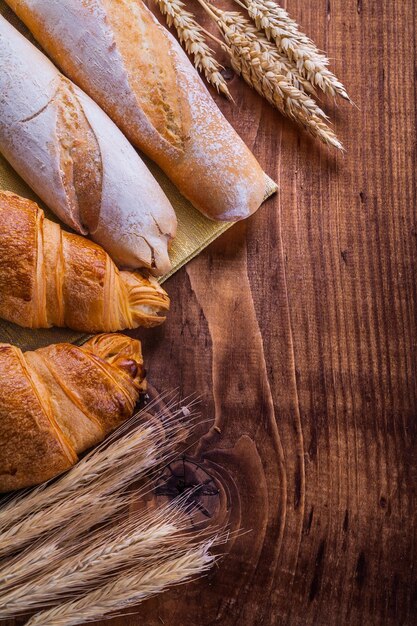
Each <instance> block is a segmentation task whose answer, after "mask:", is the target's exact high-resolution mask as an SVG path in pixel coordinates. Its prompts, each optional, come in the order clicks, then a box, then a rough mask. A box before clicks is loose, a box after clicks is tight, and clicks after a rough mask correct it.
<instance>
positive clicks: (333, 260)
mask: <svg viewBox="0 0 417 626" xmlns="http://www.w3.org/2000/svg"><path fill="white" fill-rule="evenodd" d="M287 6H288V8H289V10H290V11H291V13H292V15H294V17H295V18H296V19H297V20H299V21H300V23H302V24H303V25H304V27H305V29H306V30H307V32H308V33H309V34H311V35H312V37H313V38H314V39H315V40H316V41H317V42H318V44H319V45H320V46H321V47H322V48H324V49H326V50H327V51H328V52H329V55H330V56H331V57H332V58H333V59H334V66H335V68H336V71H337V73H338V74H339V75H340V76H341V77H342V79H343V80H344V81H345V82H346V84H347V85H348V87H349V91H350V93H351V95H352V98H353V100H354V101H355V103H356V105H357V107H349V106H347V105H344V104H342V105H339V106H338V107H336V106H333V105H332V104H331V103H327V110H330V112H331V117H332V118H333V119H334V120H335V126H336V129H337V132H338V134H339V135H340V137H341V139H342V140H343V141H344V143H345V145H346V148H347V153H346V156H344V157H343V156H342V157H339V156H335V155H333V154H332V153H330V152H328V151H326V150H323V149H322V147H321V146H319V145H317V143H315V142H314V141H311V140H310V139H309V138H308V137H307V136H306V135H305V134H303V133H300V132H299V131H298V130H297V129H296V128H295V127H294V126H293V125H291V124H289V123H287V122H285V121H283V120H282V118H280V116H279V115H277V114H276V113H275V112H273V111H272V110H271V109H270V108H269V107H268V105H266V104H265V103H263V102H262V101H261V99H260V98H258V97H257V96H256V95H255V94H253V93H252V92H251V91H250V90H249V89H248V88H246V86H244V85H243V84H242V83H241V81H239V79H233V81H232V84H231V88H232V91H233V95H234V96H235V98H236V100H237V106H236V107H233V106H231V105H229V104H227V103H223V102H222V101H221V100H220V99H218V102H219V103H220V104H221V106H222V109H223V110H224V111H225V113H226V115H227V116H228V118H229V119H230V120H231V121H232V122H233V124H234V125H235V127H236V128H237V129H238V131H239V132H240V133H241V134H242V136H243V137H244V138H245V140H246V141H247V143H248V145H250V146H251V147H252V148H253V150H254V152H255V154H256V155H257V156H258V158H259V159H260V161H261V163H262V164H263V165H264V166H265V167H266V169H267V171H268V173H269V174H270V175H271V176H272V177H274V178H275V179H276V180H278V182H279V184H280V193H279V195H278V196H277V197H276V199H274V200H272V201H269V202H268V203H267V205H265V206H264V208H263V209H261V211H259V212H258V213H257V215H255V216H254V217H253V218H251V219H250V220H249V221H248V222H247V224H245V225H240V226H237V227H235V228H234V229H233V230H232V231H231V232H230V233H228V234H227V235H225V236H223V237H222V239H221V240H219V241H218V242H216V243H215V244H214V245H213V246H212V247H211V248H210V249H209V250H208V251H207V252H205V253H203V254H202V255H201V257H200V258H198V259H196V260H195V261H193V262H192V263H191V264H190V265H189V266H188V268H187V271H186V272H184V273H182V274H180V275H179V276H177V277H175V278H174V279H173V280H172V281H171V282H170V283H169V284H168V289H169V290H170V292H171V294H172V295H173V298H174V299H177V303H175V304H174V310H173V312H172V315H171V318H170V321H169V322H168V324H167V326H166V328H165V329H164V330H162V331H161V333H163V334H164V337H163V338H162V336H161V340H160V341H158V343H157V345H153V342H154V339H153V337H151V336H149V335H148V336H147V338H146V340H145V347H146V350H147V352H148V359H149V360H150V371H151V377H152V380H153V381H154V383H155V384H156V386H157V387H159V388H165V387H166V386H167V385H168V386H173V387H175V386H176V385H178V384H179V385H180V390H181V392H182V393H184V394H188V393H191V392H192V391H194V390H196V389H197V390H198V391H199V392H200V393H201V394H202V399H203V402H202V413H203V416H204V418H206V419H213V424H214V425H217V426H218V427H219V428H220V429H221V431H222V432H221V433H218V432H216V431H214V430H213V429H211V430H210V431H209V432H208V434H205V436H204V437H203V438H202V439H201V442H200V444H199V445H198V446H197V447H196V448H195V450H194V455H195V458H198V459H199V461H201V462H202V463H203V466H204V467H205V468H206V469H207V471H208V472H213V473H214V475H215V476H219V473H220V470H219V468H221V477H222V479H223V484H226V489H227V490H228V492H229V495H230V502H229V507H230V514H231V516H232V518H233V524H236V522H237V519H238V520H239V524H240V525H241V527H242V528H244V529H250V528H251V529H252V533H251V534H250V535H244V536H243V537H242V538H238V539H237V540H236V541H235V542H234V543H233V545H232V546H231V547H230V552H229V553H228V555H227V556H226V557H225V558H224V560H223V561H222V562H221V564H220V568H219V569H218V570H217V571H216V572H214V573H213V574H211V575H210V576H209V577H208V578H207V579H206V580H204V581H201V582H199V583H197V584H195V585H191V586H188V587H187V588H185V589H179V590H174V591H172V592H170V593H168V594H166V595H165V596H164V597H161V598H158V599H156V600H153V601H151V602H148V603H147V604H146V605H144V606H143V607H142V608H141V609H140V612H139V616H138V617H130V618H125V619H124V620H115V622H114V623H115V624H132V625H133V624H139V623H146V624H150V625H153V624H155V626H156V625H157V624H162V623H164V624H184V625H185V624H187V625H190V626H191V625H197V624H198V625H199V626H200V625H201V626H202V625H208V624H222V625H232V624H233V625H235V624H238V623H239V624H244V625H245V626H246V625H248V626H251V625H257V624H265V625H266V624H277V623H278V624H281V623H282V624H291V625H301V624H303V625H304V624H312V625H313V624H314V625H323V626H328V625H330V624H335V625H336V624H352V625H356V624H378V625H380V624H413V623H415V622H416V621H417V606H416V582H417V581H416V572H415V565H416V556H417V555H416V541H415V539H416V537H415V533H416V525H415V514H416V501H415V485H416V469H417V462H416V452H417V450H416V416H417V399H416V347H417V336H416V322H417V316H416V281H415V268H416V260H417V259H416V257H417V249H416V243H417V237H416V193H415V162H414V159H415V137H416V135H415V131H416V128H415V126H416V97H415V86H414V82H415V68H416V60H415V16H416V6H415V3H414V2H412V1H411V0H408V1H406V2H402V3H373V2H369V1H367V0H350V1H348V2H346V1H342V0H332V1H331V2H328V1H325V0H314V1H312V2H309V3H306V2H303V1H301V0H293V1H292V2H288V3H287ZM329 105H330V106H329ZM184 303H187V304H184ZM204 430H207V427H206V428H205V429H204ZM233 524H232V527H233V528H235V527H236V526H235V525H233Z"/></svg>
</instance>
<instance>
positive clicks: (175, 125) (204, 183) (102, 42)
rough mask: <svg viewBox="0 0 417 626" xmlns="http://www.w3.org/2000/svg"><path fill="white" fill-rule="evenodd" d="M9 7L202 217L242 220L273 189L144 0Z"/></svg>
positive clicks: (29, 0) (14, 0)
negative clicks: (203, 215) (202, 214)
mask: <svg viewBox="0 0 417 626" xmlns="http://www.w3.org/2000/svg"><path fill="white" fill-rule="evenodd" d="M6 1H7V3H8V4H9V5H10V7H11V8H12V9H13V10H14V11H15V12H16V13H17V15H18V16H19V17H20V18H21V19H22V20H23V21H24V22H25V24H26V25H27V26H28V28H29V29H30V30H31V32H32V33H33V35H34V36H35V38H36V39H37V40H38V41H39V43H40V44H41V45H42V46H43V47H44V48H45V50H46V51H47V52H48V54H49V55H50V57H51V58H53V59H54V61H55V62H56V63H57V64H58V65H59V66H60V67H61V68H62V69H63V71H64V72H65V73H66V74H67V75H68V76H69V77H70V78H72V80H74V81H75V82H76V83H77V84H78V85H80V87H82V89H84V90H85V91H86V92H87V93H89V95H90V96H91V97H92V98H93V99H94V100H95V101H96V102H98V103H99V104H100V106H101V107H102V108H103V109H104V110H105V111H106V112H107V113H108V114H109V116H110V117H111V118H112V119H113V120H114V121H115V122H116V124H117V125H118V126H119V128H121V129H122V131H123V132H124V133H125V135H126V136H127V137H128V138H129V139H130V141H131V142H132V143H133V144H134V145H135V146H136V147H138V148H140V149H141V150H143V151H144V152H145V153H146V154H147V155H148V156H150V157H151V158H152V159H154V160H155V161H156V162H157V163H158V164H159V166H160V167H161V168H162V169H163V170H164V171H165V173H166V174H167V175H168V176H169V177H170V178H171V180H172V181H173V182H174V183H175V184H176V185H177V187H178V188H179V189H180V191H181V192H182V193H183V194H184V195H185V196H186V197H187V198H188V199H189V200H190V201H191V202H192V203H193V204H194V206H195V207H197V208H198V209H199V210H200V211H201V212H202V213H204V214H205V215H207V216H208V217H211V218H213V219H218V220H226V221H235V220H239V219H242V218H245V217H247V216H249V215H251V214H252V213H253V212H254V211H256V209H257V208H258V207H259V206H260V204H261V203H262V201H263V200H264V199H265V197H266V196H267V195H269V194H270V193H271V192H272V191H274V190H276V186H275V187H274V185H271V181H270V179H268V178H267V176H266V175H265V173H264V172H263V171H262V169H261V167H260V165H259V163H258V162H257V161H256V159H255V157H254V156H253V154H252V153H251V152H250V150H249V149H248V148H247V146H246V145H245V144H244V142H243V141H242V140H241V139H240V137H239V136H238V135H237V133H236V132H235V131H234V129H233V128H232V127H231V126H230V124H229V123H228V122H227V120H226V119H225V117H224V116H223V115H222V113H221V112H220V111H219V109H218V108H217V106H216V104H215V103H214V101H213V99H212V98H211V96H210V94H209V93H208V91H207V89H206V88H205V86H204V84H203V82H202V81H201V79H200V77H199V76H198V73H197V71H196V70H195V69H194V68H193V66H192V65H191V63H190V61H189V60H188V58H187V56H186V54H185V53H184V51H183V50H182V48H181V46H180V45H179V44H178V43H177V41H176V40H175V39H174V38H173V37H172V36H171V34H170V33H169V32H168V31H167V30H166V29H165V28H164V27H163V26H161V25H160V24H159V22H158V21H157V20H156V19H155V17H154V16H153V14H152V13H151V12H150V11H149V9H148V8H147V7H146V6H145V5H144V4H143V2H142V1H141V0H88V2H86V1H85V0H6Z"/></svg>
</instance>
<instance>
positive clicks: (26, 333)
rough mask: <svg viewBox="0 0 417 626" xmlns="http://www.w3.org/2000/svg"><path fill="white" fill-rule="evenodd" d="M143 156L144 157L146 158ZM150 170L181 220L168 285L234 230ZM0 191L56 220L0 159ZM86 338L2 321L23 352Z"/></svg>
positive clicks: (2, 337) (0, 8) (271, 186)
mask: <svg viewBox="0 0 417 626" xmlns="http://www.w3.org/2000/svg"><path fill="white" fill-rule="evenodd" d="M0 13H1V14H2V15H4V16H5V17H6V18H7V19H8V20H9V21H10V22H11V23H12V24H13V25H14V26H16V27H17V28H18V29H19V30H20V31H21V32H22V33H24V34H25V35H26V36H27V37H28V38H29V39H31V41H32V42H33V43H35V42H34V40H33V38H32V37H31V36H30V35H29V33H28V31H27V29H26V28H25V27H24V26H23V24H22V22H20V21H19V20H18V19H17V17H16V16H15V15H14V14H13V12H12V11H11V10H10V9H9V7H8V6H7V5H6V4H5V2H3V0H0ZM142 156H143V155H142ZM144 160H145V162H146V163H147V165H148V167H149V169H150V170H151V171H152V173H153V175H154V176H155V178H156V179H157V181H158V182H159V184H160V185H161V187H162V189H163V190H164V191H165V193H166V195H167V196H168V198H169V199H170V201H171V203H172V205H173V207H174V209H175V212H176V214H177V218H178V231H177V237H176V238H175V241H174V243H173V245H172V247H171V251H170V257H171V261H172V270H171V271H170V272H169V274H167V275H166V276H163V278H162V279H161V282H163V281H165V280H166V279H167V278H169V277H170V276H171V275H172V274H174V273H175V272H176V271H177V270H179V268H180V267H182V266H183V265H185V263H188V261H190V260H191V259H192V258H193V257H195V256H196V255H197V254H199V253H200V252H201V250H203V249H204V248H205V247H206V246H208V245H209V244H210V243H211V242H212V241H213V240H214V239H216V238H217V237H219V235H221V234H222V233H223V232H224V231H225V230H227V229H228V228H230V227H231V226H232V224H231V223H227V222H226V223H225V222H213V221H211V220H209V219H207V218H206V217H204V216H203V215H201V213H199V212H198V211H197V210H196V209H195V208H194V207H193V206H192V204H190V202H188V200H186V199H185V198H184V197H183V196H182V195H181V194H180V193H179V191H178V190H177V189H176V187H175V186H174V185H173V184H172V183H171V181H170V180H169V179H168V178H167V177H166V176H165V174H164V173H163V172H162V171H161V170H160V169H159V168H158V166H156V165H155V164H154V163H152V162H151V161H149V160H148V159H146V158H144ZM0 188H2V189H8V190H10V191H14V192H16V193H18V194H20V195H22V196H24V197H27V198H32V199H33V200H36V201H37V202H38V203H39V204H40V206H42V208H43V209H44V210H45V213H46V215H47V217H49V218H50V219H54V220H55V221H57V220H56V218H55V217H54V216H53V215H52V214H51V212H50V211H48V210H47V208H46V207H45V205H44V204H43V203H42V202H41V201H40V200H39V198H38V197H37V196H36V195H35V194H34V193H33V192H32V191H31V190H30V189H29V187H28V186H27V185H26V184H25V183H24V182H23V180H22V179H21V178H20V177H19V176H18V175H17V174H16V172H15V171H14V170H13V169H12V168H11V167H10V165H9V164H8V163H7V162H6V161H5V160H4V159H3V157H2V156H1V155H0ZM276 188H277V187H276V184H275V183H274V182H273V181H272V180H271V179H269V178H267V190H266V193H265V199H266V198H268V197H269V196H270V195H272V194H273V193H274V192H275V191H276ZM84 337H85V335H83V334H81V333H76V332H74V331H68V330H65V329H61V328H52V329H48V330H30V329H26V328H20V327H19V326H16V325H14V324H10V323H9V322H5V321H4V320H0V341H3V342H8V343H13V344H15V345H18V346H19V347H20V348H22V350H28V349H32V348H38V347H40V346H42V345H47V344H49V343H52V342H54V343H55V342H60V341H71V342H75V341H77V342H78V341H82V339H83V338H84Z"/></svg>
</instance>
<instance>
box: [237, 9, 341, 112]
mask: <svg viewBox="0 0 417 626" xmlns="http://www.w3.org/2000/svg"><path fill="white" fill-rule="evenodd" d="M235 1H236V2H237V4H239V5H240V6H244V7H245V8H246V9H247V11H248V13H249V16H250V17H251V18H252V20H253V21H254V22H255V24H256V26H257V27H258V28H259V29H260V30H263V31H264V32H265V34H266V36H267V38H268V39H269V40H273V41H274V42H275V44H276V46H277V47H278V49H279V50H281V51H282V52H283V53H284V54H285V55H287V57H288V58H289V59H290V60H291V61H292V62H293V63H294V64H295V65H296V67H297V70H298V71H299V73H300V74H301V75H302V76H303V77H304V78H305V79H306V80H308V81H309V82H311V84H312V85H314V86H316V87H319V88H320V89H321V90H322V91H323V92H324V93H328V94H330V95H332V96H336V95H337V94H339V95H340V96H341V97H342V98H344V99H345V100H349V101H350V98H349V96H348V94H347V92H346V89H345V87H344V85H343V84H342V83H341V82H340V81H339V80H338V79H337V78H336V76H335V75H334V74H333V73H332V72H331V71H330V70H329V69H328V68H327V66H328V65H329V60H328V58H327V57H326V56H325V55H324V54H322V53H321V52H320V51H319V50H318V48H317V46H316V45H315V44H314V43H313V42H312V41H311V39H309V37H307V35H305V34H304V33H302V32H301V31H300V29H299V27H298V24H297V23H296V22H295V21H294V20H292V19H291V18H290V16H289V15H288V13H287V11H286V10H285V9H283V8H282V7H280V6H279V5H278V4H276V3H275V2H272V1H271V0H235Z"/></svg>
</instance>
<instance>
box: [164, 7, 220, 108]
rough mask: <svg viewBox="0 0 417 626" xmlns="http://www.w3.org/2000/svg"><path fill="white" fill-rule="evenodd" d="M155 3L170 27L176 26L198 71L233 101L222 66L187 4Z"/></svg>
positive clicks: (179, 36) (181, 40) (180, 38)
mask: <svg viewBox="0 0 417 626" xmlns="http://www.w3.org/2000/svg"><path fill="white" fill-rule="evenodd" d="M155 2H156V4H157V5H158V7H159V10H160V11H161V13H162V14H163V15H165V17H166V21H167V24H168V26H174V28H175V30H176V32H177V35H178V38H179V40H180V42H181V43H182V45H183V46H184V48H185V49H186V51H187V52H188V54H190V55H191V56H192V57H193V60H194V65H195V67H196V68H197V69H198V71H199V72H202V73H204V75H205V77H206V79H207V81H208V82H209V83H210V84H212V85H213V86H214V87H215V88H216V89H217V91H218V92H221V93H222V94H224V95H225V96H226V97H227V98H228V99H229V100H232V96H231V94H230V91H229V89H228V87H227V83H226V81H225V79H224V78H223V76H222V74H221V72H220V70H221V69H222V66H221V65H220V63H218V61H217V60H216V58H215V57H214V55H213V51H212V50H211V48H209V46H208V45H207V43H206V39H205V36H204V30H203V29H202V28H201V26H200V24H199V23H198V22H197V21H196V20H195V19H194V16H193V14H192V13H190V12H189V11H187V10H186V9H185V4H184V3H183V2H181V0H155Z"/></svg>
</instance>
